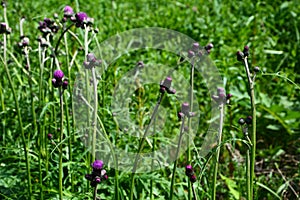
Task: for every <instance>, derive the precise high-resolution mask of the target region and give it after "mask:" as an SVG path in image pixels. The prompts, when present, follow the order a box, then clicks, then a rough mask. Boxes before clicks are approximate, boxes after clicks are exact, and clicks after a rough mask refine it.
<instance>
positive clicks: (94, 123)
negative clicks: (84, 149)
mask: <svg viewBox="0 0 300 200" xmlns="http://www.w3.org/2000/svg"><path fill="white" fill-rule="evenodd" d="M92 79H93V89H94V97H93V98H94V113H93V123H92V125H93V141H92V160H95V158H96V137H97V135H96V134H97V111H98V93H97V79H96V72H95V67H92Z"/></svg>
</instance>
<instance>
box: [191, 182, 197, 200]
mask: <svg viewBox="0 0 300 200" xmlns="http://www.w3.org/2000/svg"><path fill="white" fill-rule="evenodd" d="M191 187H192V192H193V197H194V200H197V194H196V191H195V188H194V185H193V184H192V186H191Z"/></svg>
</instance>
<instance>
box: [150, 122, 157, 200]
mask: <svg viewBox="0 0 300 200" xmlns="http://www.w3.org/2000/svg"><path fill="white" fill-rule="evenodd" d="M155 133H156V118H154V121H153V135H154V134H155ZM152 142H153V146H152V160H151V172H152V171H153V168H154V156H155V145H156V137H153V140H152ZM153 182H154V181H153V179H151V180H150V199H153Z"/></svg>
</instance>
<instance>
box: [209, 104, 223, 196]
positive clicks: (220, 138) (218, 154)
mask: <svg viewBox="0 0 300 200" xmlns="http://www.w3.org/2000/svg"><path fill="white" fill-rule="evenodd" d="M219 109H220V122H219V131H218V143H217V147H216V148H217V149H216V155H215V158H216V159H215V165H214V169H213V184H212V198H211V199H212V200H216V183H217V175H218V167H219V157H220V145H221V142H222V130H223V120H224V103H220V104H219Z"/></svg>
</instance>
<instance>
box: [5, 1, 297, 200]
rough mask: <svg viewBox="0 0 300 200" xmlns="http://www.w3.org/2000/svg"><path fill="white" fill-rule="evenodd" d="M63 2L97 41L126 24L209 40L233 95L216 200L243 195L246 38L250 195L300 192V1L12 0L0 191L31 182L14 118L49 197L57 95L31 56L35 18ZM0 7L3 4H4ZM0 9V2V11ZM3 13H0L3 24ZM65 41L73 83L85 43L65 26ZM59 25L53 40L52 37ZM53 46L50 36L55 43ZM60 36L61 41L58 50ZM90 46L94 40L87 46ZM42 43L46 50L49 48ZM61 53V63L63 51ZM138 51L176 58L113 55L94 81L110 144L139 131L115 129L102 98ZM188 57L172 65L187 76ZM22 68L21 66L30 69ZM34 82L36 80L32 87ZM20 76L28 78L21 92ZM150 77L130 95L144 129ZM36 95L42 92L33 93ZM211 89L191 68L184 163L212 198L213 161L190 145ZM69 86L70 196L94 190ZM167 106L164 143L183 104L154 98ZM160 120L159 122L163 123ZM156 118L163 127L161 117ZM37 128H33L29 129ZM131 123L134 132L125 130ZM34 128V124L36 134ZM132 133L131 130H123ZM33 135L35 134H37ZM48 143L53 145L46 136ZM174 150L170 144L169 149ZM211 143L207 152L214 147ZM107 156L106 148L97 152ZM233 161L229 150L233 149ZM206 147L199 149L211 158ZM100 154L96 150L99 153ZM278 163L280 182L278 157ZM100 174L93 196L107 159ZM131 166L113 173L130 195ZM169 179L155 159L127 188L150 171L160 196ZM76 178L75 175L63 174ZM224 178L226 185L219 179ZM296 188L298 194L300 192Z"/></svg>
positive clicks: (53, 183) (204, 118)
mask: <svg viewBox="0 0 300 200" xmlns="http://www.w3.org/2000/svg"><path fill="white" fill-rule="evenodd" d="M65 5H70V6H72V7H73V8H74V10H75V11H85V12H86V13H87V14H88V15H89V16H91V17H93V18H94V19H95V24H94V27H98V28H99V33H98V34H97V39H98V41H99V42H101V41H104V40H105V39H107V38H110V37H111V36H114V35H116V34H118V33H121V32H123V31H126V30H130V29H133V28H142V27H163V28H167V29H171V30H175V31H178V32H180V33H183V34H186V35H188V36H189V37H191V38H193V39H194V40H195V41H198V42H199V43H200V45H201V46H205V45H206V44H207V43H209V42H212V43H213V44H214V48H213V50H212V52H211V54H210V57H211V59H212V60H213V61H214V63H215V65H216V66H217V68H218V69H219V71H220V73H221V75H222V77H223V83H224V87H225V88H226V90H227V93H231V94H233V97H232V98H231V102H230V104H229V105H227V107H226V117H225V125H224V131H223V132H224V140H223V141H227V143H229V144H230V145H231V146H232V147H233V149H234V151H233V153H234V154H232V152H229V150H228V149H225V148H223V146H222V147H221V157H220V165H219V168H220V169H219V171H220V177H219V178H218V183H219V187H217V190H218V196H219V199H222V198H223V199H224V198H234V199H241V198H243V197H245V195H246V189H245V188H246V180H245V172H244V163H243V158H245V151H246V146H245V145H244V144H243V143H241V142H240V141H238V140H237V139H242V138H243V134H242V131H241V130H240V128H239V125H238V123H237V121H238V119H239V118H241V117H246V116H248V115H249V114H250V113H251V108H250V104H249V103H248V102H249V96H248V89H247V82H246V75H245V73H244V69H243V66H242V65H241V64H240V63H239V62H238V61H236V51H237V50H242V49H243V46H244V45H248V46H249V47H250V58H249V62H250V68H251V69H253V67H254V66H260V69H261V72H260V73H258V74H257V77H256V82H255V91H256V97H257V112H258V115H257V141H258V143H257V152H258V154H257V169H256V177H257V180H258V182H257V185H256V186H255V195H256V197H257V199H272V198H274V197H276V198H278V199H280V198H287V199H293V198H296V197H295V194H294V193H293V191H292V190H291V189H290V187H289V186H288V185H289V184H290V185H291V186H292V187H293V188H294V189H295V190H296V191H299V190H300V189H299V188H300V185H299V181H300V179H299V176H298V174H299V156H298V155H299V153H300V140H299V136H300V120H299V119H300V97H299V92H300V68H299V65H300V63H299V62H300V60H299V54H300V35H299V27H300V12H299V11H300V3H299V2H298V1H297V0H294V1H285V2H282V1H279V0H275V1H250V0H245V1H239V2H237V1H229V0H225V1H219V0H211V1H203V0H200V1H188V0H180V1H170V0H167V1H164V2H159V1H105V0H99V1H91V2H87V1H81V0H80V1H65V0H64V1H59V2H58V1H56V0H55V1H54V0H50V1H29V0H22V1H9V2H7V11H8V12H7V16H8V22H9V25H10V27H11V28H12V34H11V35H10V36H9V38H8V46H7V54H8V56H7V57H8V67H9V71H10V74H11V76H12V80H13V84H14V88H15V90H16V93H17V97H18V100H19V104H20V111H21V115H22V119H23V126H24V127H19V125H18V118H17V111H16V108H15V106H14V99H13V95H12V92H11V88H10V87H9V82H8V79H7V77H6V75H5V70H4V67H2V66H3V62H2V61H1V64H0V75H1V79H0V119H1V120H0V133H1V135H0V143H1V145H0V151H1V157H0V199H26V198H28V197H27V193H28V191H27V190H28V189H27V182H26V181H25V180H27V179H26V166H25V158H24V151H23V149H22V139H21V134H20V129H21V128H23V129H24V132H25V134H26V135H25V137H26V139H27V144H28V146H29V149H30V151H29V156H30V166H31V173H32V174H31V176H32V185H33V188H32V189H33V198H34V199H39V197H40V196H39V190H40V179H39V172H40V171H39V166H38V160H39V156H41V158H42V165H41V167H42V171H41V172H42V177H43V180H42V181H43V182H42V183H43V185H42V190H43V193H44V199H54V198H57V197H58V182H57V180H58V144H57V143H58V137H59V130H58V127H59V95H58V93H57V90H55V89H54V88H53V87H52V84H51V79H52V67H51V65H52V64H51V62H50V60H51V59H49V60H47V61H46V62H45V67H44V72H43V75H42V76H40V71H39V69H40V64H41V63H40V60H39V54H38V42H37V39H38V36H39V35H40V34H41V33H40V32H39V31H38V30H37V27H38V22H39V21H42V20H43V19H44V18H45V17H49V18H53V14H54V13H57V14H58V15H59V16H60V17H61V16H62V15H63V14H62V13H63V8H64V6H65ZM1 9H2V8H1ZM1 13H2V11H1ZM22 16H25V18H26V20H25V22H24V34H25V35H26V36H27V37H29V38H30V45H31V47H32V50H31V52H30V54H29V58H30V60H31V70H30V72H28V71H27V70H26V69H25V64H26V63H25V58H24V56H23V55H22V54H21V50H20V49H19V48H18V47H17V43H18V42H19V40H20V34H19V31H20V29H19V20H20V18H21V17H22ZM2 21H4V18H3V16H2V15H1V16H0V22H2ZM71 31H72V32H74V33H75V34H76V35H77V36H78V38H79V40H80V41H81V42H83V36H84V32H83V31H82V30H79V29H75V28H71ZM66 38H67V41H68V44H65V42H64V41H63V42H62V43H61V44H60V46H59V48H60V54H59V59H60V62H61V63H60V64H61V67H62V69H63V71H64V72H65V74H66V77H67V78H68V80H69V81H70V87H71V88H73V87H74V85H73V84H74V82H73V81H74V79H75V77H76V74H77V72H79V71H80V69H81V63H82V61H83V60H84V52H83V51H80V50H79V46H80V45H79V43H78V42H77V41H76V39H74V37H72V36H71V35H70V34H67V36H66ZM57 39H58V35H55V36H54V37H53V38H52V41H57ZM0 41H1V48H0V55H1V57H3V52H4V50H3V48H2V42H3V40H2V35H0ZM52 45H54V44H52ZM65 45H67V46H68V51H67V50H66V49H65ZM96 47H97V44H96V42H92V43H91V45H90V47H89V50H93V49H94V48H96ZM50 53H51V51H50V50H48V51H47V55H48V56H49V55H50ZM66 55H69V57H68V59H70V60H72V59H74V62H73V65H72V67H71V70H70V73H67V71H68V70H67V66H68V61H67V56H66ZM70 60H69V61H70ZM139 60H142V61H144V63H146V65H147V66H153V65H157V64H158V63H159V64H161V65H162V66H163V65H169V66H174V65H176V62H177V60H178V57H176V56H174V55H172V54H170V53H168V52H164V51H160V52H158V51H154V50H149V51H148V50H145V51H136V52H130V53H128V54H126V55H123V56H122V57H120V58H119V59H118V60H117V61H116V62H115V63H113V64H112V66H111V67H110V68H109V69H108V70H107V71H106V73H105V75H104V76H103V77H102V79H101V80H99V83H98V84H99V85H101V87H100V89H99V90H98V92H99V112H98V113H99V117H100V118H101V119H102V120H103V122H104V127H105V129H106V130H109V139H110V140H111V141H113V142H115V144H117V145H118V147H120V148H123V149H126V150H128V151H130V152H135V151H137V148H138V142H139V140H138V139H137V138H135V137H127V135H124V134H121V133H123V130H122V129H120V127H119V125H118V124H117V123H116V121H115V118H114V116H113V113H112V112H111V101H112V99H113V92H114V89H115V87H116V86H117V85H118V82H119V81H120V80H121V78H122V76H123V75H124V74H125V73H128V72H130V71H131V70H132V69H133V68H134V66H135V65H136V63H137V61H139ZM188 67H189V66H188V65H182V66H181V67H180V68H179V70H180V72H182V74H183V75H184V78H186V79H188V77H189V68H188ZM29 73H30V75H29ZM40 80H41V83H42V88H40V86H39V84H40ZM29 82H31V84H32V91H30V86H29ZM158 89H159V85H151V84H149V85H144V86H143V88H142V89H141V90H139V91H138V90H137V91H135V93H134V94H132V100H133V101H132V102H130V103H131V104H130V108H131V110H130V114H131V119H132V120H133V123H134V125H138V126H139V127H141V130H143V128H144V127H146V125H147V123H148V122H149V118H150V115H151V108H153V106H154V104H155V103H156V100H157V97H158V93H157V90H158ZM40 92H41V94H42V98H41V99H40V96H39V94H40ZM210 92H212V91H208V89H207V86H206V85H205V83H204V81H203V77H201V74H200V73H196V74H195V90H194V93H195V95H196V97H197V100H198V102H199V110H200V113H201V120H200V121H199V124H198V125H199V128H198V132H197V136H199V137H197V138H195V141H194V143H195V147H194V149H193V150H194V151H193V164H195V165H196V167H195V172H196V174H197V175H199V174H200V173H201V174H203V176H202V178H201V180H200V182H199V183H198V182H197V184H196V183H195V185H196V186H195V188H196V192H197V194H198V198H199V199H209V198H210V196H209V194H210V190H211V188H210V184H211V177H212V173H211V169H212V167H211V166H213V165H212V164H209V162H208V164H207V165H205V167H204V164H205V163H204V162H202V160H200V159H204V158H200V156H199V154H197V152H199V151H200V150H201V145H202V143H203V136H204V135H205V134H206V132H207V128H208V127H209V124H210V120H211V119H210V117H211V113H210V110H211V99H210V96H211V94H210ZM73 94H74V91H72V90H71V89H70V90H67V91H65V98H67V103H68V109H69V111H70V113H69V114H70V120H69V121H67V120H66V119H64V124H67V123H70V125H71V129H70V130H69V133H70V134H67V128H65V130H64V134H65V135H66V137H65V138H64V142H63V144H64V150H63V153H64V157H63V164H64V165H63V167H64V179H63V181H64V182H63V184H64V196H65V198H67V199H88V198H90V199H92V189H91V187H90V186H89V183H88V181H87V180H86V179H85V178H84V176H85V174H87V173H90V172H91V168H90V163H91V161H90V158H89V151H88V149H87V148H86V147H85V145H84V143H85V142H87V141H84V140H82V135H80V134H81V132H80V131H81V130H76V129H75V128H74V127H75V125H74V126H73V123H74V119H73V115H72V114H73V113H72V109H73V108H72V102H71V100H72V98H71V96H72V95H73ZM32 102H33V103H34V105H35V107H34V112H35V113H36V115H37V116H36V117H37V125H38V127H36V128H38V129H35V128H34V115H33V111H32V110H31V105H32ZM162 105H163V106H164V107H166V108H168V109H167V113H168V118H167V119H165V123H164V124H163V131H162V132H159V134H160V137H159V139H160V140H159V141H158V142H161V143H168V142H170V141H169V140H168V139H166V138H168V137H171V136H172V135H175V134H177V133H178V131H179V123H178V122H177V116H176V113H177V111H178V110H179V108H180V103H178V102H176V98H175V97H171V96H168V97H167V98H166V99H164V101H163V102H162ZM160 125H161V124H160ZM161 126H162V125H161ZM36 130H38V131H36ZM131 131H132V130H131ZM38 133H43V136H42V137H40V135H38ZM48 133H52V134H53V137H54V140H53V142H52V141H49V140H48V139H47V134H48ZM130 133H136V132H134V131H132V132H130ZM128 134H129V133H128ZM39 139H41V141H39ZM69 139H72V159H70V157H69V156H70V154H69V153H70V151H69V149H68V140H69ZM54 142H55V143H54ZM144 151H145V152H146V151H147V152H149V151H151V148H150V146H147V147H146V148H145V150H144ZM170 153H172V152H170ZM210 153H214V150H212V151H211V152H210ZM105 155H107V156H108V157H109V154H108V153H107V152H106V154H105ZM234 155H235V156H236V157H239V158H241V159H234V158H236V157H234ZM209 156H210V154H208V155H207V157H206V158H205V159H207V160H208V161H210V162H212V160H209ZM103 159H104V158H103ZM275 161H276V163H278V169H282V172H283V175H284V176H286V178H287V179H288V181H284V179H283V177H282V175H281V174H280V173H279V172H278V169H277V168H276V167H275ZM185 164H187V163H186V161H185V158H184V156H183V155H182V156H181V157H180V158H179V161H178V166H177V168H178V170H177V174H176V177H177V178H176V180H175V190H174V192H175V194H174V196H175V197H176V198H177V199H187V181H188V180H187V179H186V176H185V174H184V170H183V169H184V166H185ZM106 167H107V171H108V175H109V179H108V181H107V182H106V183H104V184H101V185H100V186H99V190H98V193H99V195H100V197H101V199H113V196H114V180H113V177H114V175H115V171H114V169H113V168H112V167H111V166H110V164H107V166H106ZM129 177H130V175H129V174H127V173H124V172H120V174H119V180H120V181H119V182H120V186H119V194H120V197H121V199H127V198H128V195H129V193H130V191H129V188H130V186H129V185H130V180H129V179H130V178H129ZM170 177H171V168H170V167H166V166H161V169H160V170H158V171H155V172H152V173H149V174H143V175H140V176H137V186H136V188H135V196H136V197H137V199H147V198H148V197H149V193H150V180H153V181H154V189H153V199H166V198H168V190H169V184H170ZM71 182H72V183H73V185H72V184H71ZM220 185H226V186H227V187H225V188H226V189H223V188H221V187H220ZM298 195H299V194H298Z"/></svg>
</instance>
